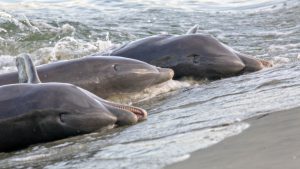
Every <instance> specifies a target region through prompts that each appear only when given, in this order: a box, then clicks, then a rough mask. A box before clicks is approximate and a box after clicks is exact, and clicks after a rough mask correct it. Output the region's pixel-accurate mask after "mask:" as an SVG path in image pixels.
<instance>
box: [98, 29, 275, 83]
mask: <svg viewBox="0 0 300 169" xmlns="http://www.w3.org/2000/svg"><path fill="white" fill-rule="evenodd" d="M198 28H199V26H198V25H195V26H194V27H192V28H191V29H190V30H189V31H188V32H187V34H185V35H165V34H164V35H154V36H150V37H146V38H143V39H138V40H135V41H133V42H129V43H127V44H125V45H123V46H121V47H119V48H115V49H112V50H111V52H104V53H101V54H102V55H115V56H122V57H126V58H132V59H137V60H141V61H144V62H147V63H149V64H152V65H155V66H159V67H163V68H171V69H173V70H174V72H175V76H174V77H175V78H181V77H183V76H192V77H195V78H208V79H219V78H223V77H230V76H235V75H240V74H242V73H247V72H254V71H258V70H261V69H262V68H264V67H270V66H272V64H271V63H270V62H268V61H264V60H259V59H255V58H253V57H251V56H248V55H246V54H242V53H240V52H237V51H235V50H234V49H232V48H231V47H229V46H227V45H225V44H223V43H222V42H220V41H218V40H217V39H216V38H214V37H213V36H211V35H209V34H201V33H199V34H196V32H197V30H198Z"/></svg>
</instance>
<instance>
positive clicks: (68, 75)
mask: <svg viewBox="0 0 300 169" xmlns="http://www.w3.org/2000/svg"><path fill="white" fill-rule="evenodd" d="M37 72H38V75H39V77H40V79H41V80H42V81H43V82H62V83H71V84H74V85H76V86H79V87H81V88H84V89H86V90H88V91H90V92H92V93H94V94H96V95H98V96H99V97H102V98H108V97H110V96H112V95H118V94H130V93H135V92H140V91H142V90H144V89H146V88H148V87H151V86H153V85H156V84H160V83H162V82H165V81H168V80H170V79H172V77H173V75H174V72H173V70H171V69H166V68H159V67H156V66H152V65H149V64H147V63H145V62H142V61H138V60H134V59H128V58H123V57H113V56H109V57H108V56H92V57H84V58H80V59H74V60H68V61H58V62H54V63H50V64H45V65H41V66H38V67H37ZM17 82H18V75H17V72H12V73H5V74H0V85H5V84H13V83H17Z"/></svg>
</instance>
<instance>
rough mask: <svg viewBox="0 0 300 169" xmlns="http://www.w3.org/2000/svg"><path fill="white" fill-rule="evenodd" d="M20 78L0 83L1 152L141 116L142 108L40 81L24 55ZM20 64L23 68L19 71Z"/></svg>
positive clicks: (97, 128)
mask: <svg viewBox="0 0 300 169" xmlns="http://www.w3.org/2000/svg"><path fill="white" fill-rule="evenodd" d="M22 58H25V61H24V60H23V62H24V63H26V64H25V66H24V63H22V62H21V61H22V59H20V58H18V60H19V61H18V63H19V64H18V66H19V68H20V69H19V73H20V74H21V75H22V72H23V73H24V72H27V73H26V74H25V75H22V76H20V81H22V82H26V81H28V83H27V84H26V83H21V84H11V85H4V86H1V87H0V93H1V95H0V152H1V151H12V150H16V149H19V148H23V147H26V146H29V145H31V144H35V143H41V142H47V141H52V140H57V139H62V138H66V137H70V136H75V135H79V134H85V133H90V132H94V131H97V130H99V129H103V128H108V127H112V126H114V125H129V124H134V123H136V122H138V121H141V120H144V119H146V117H147V112H146V111H145V110H143V109H141V108H137V107H132V106H126V105H121V104H116V103H112V102H108V101H106V100H103V99H101V98H99V97H98V96H96V95H94V94H92V93H90V92H89V91H87V90H85V89H82V88H80V87H77V86H74V85H72V84H67V83H40V81H39V78H38V76H37V73H36V72H35V69H34V66H33V64H32V62H31V61H30V59H29V57H27V56H26V55H25V56H24V57H22ZM22 67H25V68H26V71H22V70H23V69H22Z"/></svg>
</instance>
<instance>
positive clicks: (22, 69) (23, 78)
mask: <svg viewBox="0 0 300 169" xmlns="http://www.w3.org/2000/svg"><path fill="white" fill-rule="evenodd" d="M16 66H17V69H18V79H19V83H27V81H28V77H27V73H26V66H25V60H24V58H22V57H19V56H18V57H17V58H16Z"/></svg>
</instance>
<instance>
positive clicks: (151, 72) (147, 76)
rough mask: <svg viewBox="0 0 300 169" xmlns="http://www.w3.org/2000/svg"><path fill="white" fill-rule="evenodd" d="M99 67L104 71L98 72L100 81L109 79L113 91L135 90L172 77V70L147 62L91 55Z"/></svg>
mask: <svg viewBox="0 0 300 169" xmlns="http://www.w3.org/2000/svg"><path fill="white" fill-rule="evenodd" d="M99 58H101V62H99V65H98V66H99V67H102V68H103V69H104V70H105V72H109V73H106V74H105V75H104V74H103V72H99V74H98V77H99V78H100V81H101V80H103V81H105V80H107V79H109V82H110V84H109V86H110V87H109V88H110V89H113V90H114V91H116V92H118V91H125V92H128V93H129V92H135V91H141V90H143V89H145V88H147V87H150V86H152V85H155V84H159V83H162V82H165V81H168V80H170V79H172V77H173V75H174V73H173V70H171V69H167V68H159V67H156V66H152V65H150V64H148V63H145V62H142V61H138V60H135V59H129V58H124V57H117V56H93V57H89V59H99Z"/></svg>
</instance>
